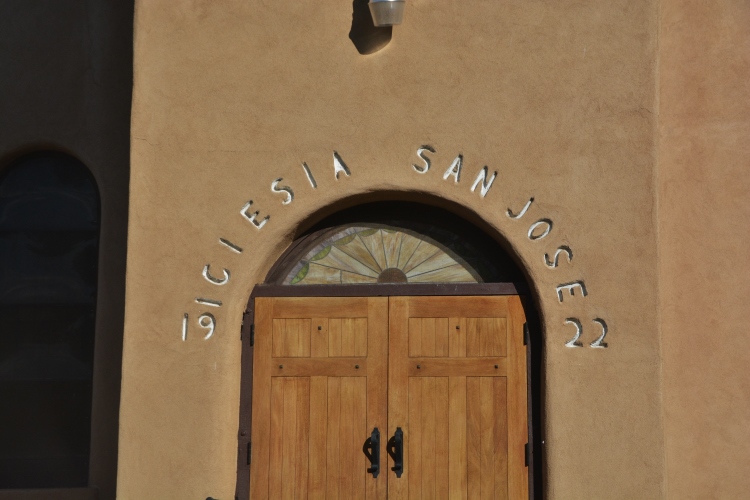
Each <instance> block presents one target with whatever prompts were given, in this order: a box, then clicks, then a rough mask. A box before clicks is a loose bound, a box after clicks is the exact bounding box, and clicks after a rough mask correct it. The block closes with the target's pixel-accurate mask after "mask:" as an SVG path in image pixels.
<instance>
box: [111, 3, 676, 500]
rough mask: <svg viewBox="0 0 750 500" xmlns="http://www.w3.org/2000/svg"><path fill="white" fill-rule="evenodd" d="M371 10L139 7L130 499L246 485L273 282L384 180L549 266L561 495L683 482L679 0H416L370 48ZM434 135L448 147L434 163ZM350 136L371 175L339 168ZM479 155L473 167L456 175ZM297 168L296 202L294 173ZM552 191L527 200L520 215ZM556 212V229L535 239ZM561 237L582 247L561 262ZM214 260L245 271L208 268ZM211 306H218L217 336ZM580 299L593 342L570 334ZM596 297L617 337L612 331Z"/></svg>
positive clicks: (122, 470)
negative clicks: (662, 25) (671, 25)
mask: <svg viewBox="0 0 750 500" xmlns="http://www.w3.org/2000/svg"><path fill="white" fill-rule="evenodd" d="M351 16H352V3H351V1H349V0H336V1H331V2H325V3H320V2H315V3H312V2H310V3H308V2H269V3H263V4H261V3H258V2H244V1H232V2H222V3H217V2H197V1H173V0H171V1H164V0H162V1H156V0H149V1H142V2H138V3H137V7H136V35H135V39H136V44H135V90H134V104H133V121H132V138H133V140H132V171H131V205H130V207H131V208H130V233H129V260H128V278H127V279H128V290H127V312H126V324H125V329H126V333H125V344H124V359H123V364H124V376H123V386H122V411H121V432H120V461H119V478H118V479H119V485H118V492H119V498H122V499H136V498H179V499H182V498H205V497H206V496H209V495H211V496H213V497H216V498H231V497H232V495H233V494H234V487H235V484H234V483H235V466H236V438H237V436H236V432H237V428H238V397H239V376H240V370H239V360H240V339H239V328H240V320H241V314H242V311H243V310H244V306H245V303H246V301H247V298H248V296H249V294H250V291H251V289H252V287H253V285H254V284H256V283H258V282H260V281H261V280H262V279H263V277H264V276H265V273H266V272H267V271H268V269H269V267H270V266H271V264H272V263H273V262H274V261H275V259H276V258H277V257H278V255H279V254H280V252H281V251H283V249H284V248H285V247H286V246H287V245H288V244H289V242H290V241H291V239H292V238H293V236H294V235H295V233H296V232H297V231H299V230H300V229H301V228H304V227H306V225H309V224H310V223H311V222H314V221H310V220H309V219H308V216H309V214H311V213H312V212H314V211H317V210H320V209H323V208H324V207H331V206H333V207H335V206H336V203H337V200H341V199H343V198H346V197H350V196H355V195H364V194H366V193H379V192H382V193H388V194H381V195H377V194H375V195H373V196H374V197H375V198H378V197H380V198H384V197H385V198H389V197H390V198H401V199H410V200H415V201H420V200H422V201H425V200H427V198H428V197H427V195H428V194H429V195H432V196H434V197H435V198H432V202H435V203H440V202H439V201H435V200H438V199H440V198H443V199H445V200H449V201H451V202H456V203H458V204H460V205H463V206H465V207H467V209H468V210H469V211H473V212H475V213H476V214H477V217H478V218H481V219H483V220H484V221H486V223H487V224H488V225H489V226H490V227H492V228H493V229H494V230H495V231H496V232H497V233H498V234H500V235H502V236H503V237H504V238H506V239H507V240H508V241H509V242H510V244H511V245H512V246H513V248H514V249H515V251H516V252H517V253H518V254H519V255H520V257H521V259H522V261H523V262H524V263H525V265H526V266H527V268H528V271H529V274H530V277H531V279H532V281H533V286H534V287H535V289H536V290H537V291H538V296H539V301H540V306H541V311H542V314H543V317H544V324H545V336H546V388H547V394H546V405H547V406H546V447H547V449H546V454H547V455H546V463H547V485H548V490H547V491H548V497H549V498H557V499H563V498H659V497H661V496H663V476H664V473H663V445H662V436H663V434H662V428H661V407H660V362H659V360H660V358H659V335H658V323H657V310H656V301H657V282H656V277H657V267H656V263H657V260H656V257H657V246H656V232H655V204H654V199H655V197H654V171H655V169H654V164H655V151H656V149H655V148H656V145H655V137H656V134H655V131H656V128H655V127H656V122H655V117H656V88H657V87H656V61H657V57H656V50H657V28H658V5H657V3H656V2H654V1H633V0H623V1H614V2H594V1H587V2H580V1H576V2H572V1H561V2H527V1H523V2H521V1H517V2H502V3H499V2H481V3H476V2H475V3H465V2H454V1H451V0H431V1H429V2H428V1H425V0H410V1H409V2H408V5H407V12H406V18H405V22H404V24H403V25H402V26H400V27H398V28H395V29H394V35H393V39H392V41H391V43H390V44H389V45H388V46H387V47H385V48H384V49H383V50H382V51H380V52H377V53H375V54H372V55H369V56H363V55H360V54H359V53H358V52H357V50H356V49H355V47H354V46H353V45H352V42H351V41H350V40H349V38H348V32H349V28H350V23H351ZM423 144H429V145H431V146H432V147H434V148H435V149H436V151H437V152H436V153H435V154H433V155H431V156H432V158H433V166H432V169H431V170H430V171H429V172H428V173H427V174H424V175H420V174H418V173H416V172H415V171H414V169H413V168H412V167H411V164H412V163H418V164H420V165H421V163H420V162H419V158H418V157H417V155H416V150H417V148H419V147H420V146H421V145H423ZM334 150H335V151H338V153H339V154H340V155H341V157H342V158H343V159H344V161H345V162H346V164H347V166H348V167H349V168H350V170H351V176H350V177H346V176H345V175H344V174H341V175H340V176H339V177H340V178H339V179H338V180H336V179H335V178H334V175H333V174H334V169H333V160H332V154H333V151H334ZM458 153H462V154H463V155H464V171H463V175H462V178H461V181H460V182H459V183H458V184H456V183H455V182H454V181H453V178H448V180H443V175H442V174H443V172H444V171H445V170H446V169H447V168H448V166H449V165H450V163H451V161H452V160H453V159H454V158H455V156H456V155H457V154H458ZM303 161H304V162H306V163H307V164H308V165H309V166H310V168H311V169H312V171H313V173H314V175H315V177H316V180H317V182H318V188H317V189H315V190H313V189H312V188H311V187H310V185H309V184H308V182H307V179H306V178H305V175H304V172H303V170H302V168H301V163H302V162H303ZM484 165H487V166H488V167H489V169H490V172H492V171H494V170H497V171H498V178H497V180H496V181H495V183H494V184H493V186H492V188H491V189H490V191H489V193H488V194H487V196H486V198H481V197H480V195H479V193H478V191H477V192H471V191H470V187H471V184H472V183H473V181H474V178H475V177H476V175H477V173H478V171H479V170H480V169H481V168H482V167H483V166H484ZM279 177H282V178H283V179H284V182H283V183H282V185H288V186H290V187H292V188H293V190H294V193H295V198H294V200H293V202H292V203H290V204H289V205H282V203H281V202H282V200H283V199H284V196H283V195H281V194H278V193H273V192H272V191H271V189H270V185H271V182H272V181H273V180H274V179H277V178H279ZM532 196H533V197H534V198H535V201H534V203H533V204H532V206H531V208H530V209H529V210H528V212H527V213H526V215H524V216H523V218H521V219H519V220H511V219H510V218H508V217H507V216H506V210H507V209H508V208H509V207H511V208H512V209H513V210H515V211H518V210H519V209H520V208H521V207H522V206H523V205H524V203H525V202H526V201H527V200H528V199H529V198H530V197H532ZM250 199H252V200H253V202H254V204H253V210H256V209H257V210H259V211H260V212H261V214H260V216H261V217H263V216H265V215H270V216H271V218H270V220H269V222H268V223H267V224H266V225H265V226H264V227H263V228H262V229H260V230H258V229H256V228H255V227H253V226H252V225H251V224H250V223H249V222H248V221H247V220H245V219H244V218H243V217H242V216H241V215H240V210H241V209H242V207H243V205H244V204H245V203H246V202H247V201H248V200H250ZM251 212H252V211H251ZM540 218H549V219H551V220H552V221H553V224H554V226H553V228H552V231H551V232H550V234H549V235H548V236H547V237H545V238H543V239H540V240H537V241H531V240H530V239H529V238H528V237H527V231H528V229H529V226H530V224H532V223H533V222H535V221H537V220H539V219H540ZM220 237H223V238H227V239H229V240H231V241H232V242H233V243H235V244H237V245H239V246H241V247H243V248H244V249H245V250H244V252H243V253H242V254H241V255H238V254H235V253H232V252H230V251H229V250H228V249H227V248H225V247H223V246H221V245H220V244H219V243H218V238H220ZM561 244H566V245H569V246H570V247H571V248H572V249H573V251H574V259H573V261H572V263H570V264H567V263H566V262H563V263H562V264H561V265H560V267H559V268H557V269H549V268H547V267H546V266H545V265H544V263H543V255H544V253H545V252H550V253H552V252H554V250H555V249H556V248H557V247H558V246H559V245H561ZM563 261H564V259H563ZM207 263H210V264H211V265H212V266H213V267H212V269H214V268H215V269H221V268H228V269H230V270H231V275H232V278H231V280H230V282H229V283H228V284H227V285H224V286H222V287H218V286H216V285H212V284H210V283H208V282H207V281H206V280H204V279H203V278H202V276H201V271H202V269H203V266H204V265H205V264H207ZM574 280H584V281H585V285H586V288H587V291H588V296H586V297H581V295H580V290H579V291H578V293H577V294H576V296H575V297H572V296H570V295H564V301H563V303H560V302H559V300H558V298H557V294H556V291H555V287H556V286H558V285H560V284H562V283H566V282H571V281H574ZM196 297H207V298H212V299H215V300H221V301H222V303H223V305H222V306H221V307H219V308H208V307H205V306H201V305H199V304H196V302H195V298H196ZM202 311H210V312H212V313H214V314H215V316H216V319H217V322H218V326H217V328H216V331H215V333H214V335H213V337H211V338H210V339H209V340H203V335H204V333H205V330H201V329H199V328H198V327H197V325H196V324H195V320H196V318H197V317H198V315H199V314H200V313H201V312H202ZM185 313H187V314H189V318H190V319H189V330H188V336H187V339H186V340H185V341H182V339H181V322H182V318H183V315H184V314H185ZM568 317H578V318H580V319H581V321H582V323H583V325H584V334H583V338H582V340H583V342H584V346H585V347H583V348H578V349H571V348H567V347H565V345H564V344H565V342H567V341H568V340H569V339H570V338H571V337H572V336H573V333H574V328H573V327H572V325H570V324H565V323H564V322H565V319H566V318H568ZM596 317H601V318H604V319H605V320H606V322H607V323H608V325H609V334H608V336H607V339H606V340H607V342H608V343H609V347H608V348H607V349H592V348H590V347H588V344H589V343H591V342H593V341H594V339H595V338H596V337H597V336H598V335H599V330H598V327H597V326H596V324H595V323H593V322H592V319H594V318H596Z"/></svg>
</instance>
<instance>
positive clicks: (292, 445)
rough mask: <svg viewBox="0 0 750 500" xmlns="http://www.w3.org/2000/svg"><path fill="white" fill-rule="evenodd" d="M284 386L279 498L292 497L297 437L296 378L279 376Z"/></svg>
mask: <svg viewBox="0 0 750 500" xmlns="http://www.w3.org/2000/svg"><path fill="white" fill-rule="evenodd" d="M279 378H280V379H281V381H282V385H283V386H284V399H283V401H284V420H283V423H282V426H281V432H282V459H281V497H279V498H281V499H283V500H287V499H293V498H294V477H295V468H296V467H295V466H296V465H297V463H296V462H297V460H296V458H297V457H296V453H297V450H296V444H297V443H296V438H297V379H296V377H279Z"/></svg>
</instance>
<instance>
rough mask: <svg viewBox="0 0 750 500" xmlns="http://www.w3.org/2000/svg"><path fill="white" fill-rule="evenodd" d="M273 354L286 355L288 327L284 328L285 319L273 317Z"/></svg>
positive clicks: (275, 355)
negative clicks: (285, 346)
mask: <svg viewBox="0 0 750 500" xmlns="http://www.w3.org/2000/svg"><path fill="white" fill-rule="evenodd" d="M272 335H273V339H272V343H273V356H274V357H277V358H280V357H282V356H285V351H284V344H285V342H286V336H285V335H286V329H285V328H284V320H283V319H278V318H274V319H273V334H272Z"/></svg>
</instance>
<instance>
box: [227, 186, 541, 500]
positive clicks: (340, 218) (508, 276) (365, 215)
mask: <svg viewBox="0 0 750 500" xmlns="http://www.w3.org/2000/svg"><path fill="white" fill-rule="evenodd" d="M410 223H418V224H423V225H428V224H433V225H435V226H436V227H440V228H441V229H444V230H446V231H449V232H451V231H452V232H456V234H458V235H460V236H461V237H466V238H468V239H470V240H471V241H472V242H473V243H475V244H476V246H478V247H480V248H481V251H482V252H484V254H485V255H487V256H491V257H490V258H492V259H494V260H495V261H496V262H497V263H498V264H499V266H501V267H504V269H503V272H502V273H501V274H500V275H498V277H499V278H500V279H498V280H495V281H491V282H486V283H481V282H480V283H466V284H464V283H461V284H460V285H467V286H466V287H463V288H459V287H456V288H454V289H456V290H461V291H460V292H459V293H456V294H457V295H458V294H463V295H470V294H472V292H470V290H471V289H472V288H471V287H481V286H482V285H483V284H489V285H494V284H510V285H512V287H514V289H515V290H517V293H518V294H519V295H520V296H521V301H522V304H523V307H524V311H525V313H526V320H527V323H528V340H529V344H530V349H529V350H528V365H529V385H528V399H529V401H530V404H529V422H530V441H531V443H532V449H531V453H532V456H533V457H534V458H533V459H532V460H531V463H532V468H531V470H530V471H529V477H530V484H529V486H530V488H529V491H530V498H543V491H544V490H543V486H544V485H543V483H544V470H545V467H544V449H543V442H544V440H543V434H542V433H543V430H544V427H543V425H544V424H543V423H544V392H545V387H544V385H545V384H544V365H543V359H544V354H543V350H544V342H543V332H542V325H543V322H542V318H541V316H540V313H539V311H540V309H539V308H538V307H537V304H538V303H539V302H538V293H537V287H536V286H535V283H534V282H533V281H532V280H531V278H530V273H529V272H528V269H527V267H526V266H525V265H524V262H523V260H522V259H521V257H520V256H519V254H518V253H517V252H516V251H515V249H514V248H513V245H512V244H511V243H510V242H509V241H508V239H507V238H505V236H504V235H503V234H501V233H500V232H499V231H498V230H496V229H495V228H493V227H492V226H491V225H490V224H489V223H488V222H486V221H485V220H484V219H483V218H482V217H481V216H480V215H479V214H477V213H475V212H474V211H473V210H471V209H469V208H467V207H465V206H462V205H460V204H458V203H456V202H452V201H449V200H446V199H445V198H442V197H439V196H435V195H432V194H429V193H415V192H370V193H363V194H358V195H352V196H349V197H346V198H342V199H340V200H338V201H337V202H336V203H334V204H332V205H326V206H324V207H321V208H319V209H318V210H317V211H315V212H313V213H312V214H310V215H309V216H308V217H306V218H305V219H304V220H302V221H300V223H299V224H298V225H297V227H296V231H295V234H294V235H293V240H292V242H291V244H289V245H288V247H287V248H286V250H285V251H284V252H283V253H282V254H281V255H280V256H279V257H277V258H276V260H275V262H273V263H272V264H269V265H267V266H266V267H267V268H269V271H268V273H267V274H266V277H265V279H264V282H263V283H262V284H260V285H257V286H256V287H255V288H254V289H253V292H252V294H251V296H250V299H249V300H248V307H247V310H246V314H250V315H251V317H252V314H253V303H254V298H255V297H256V296H263V295H274V294H275V292H276V291H281V290H282V289H285V290H284V291H283V292H281V293H283V294H284V295H287V296H294V295H295V294H296V293H301V292H303V291H302V290H301V289H304V288H313V287H314V288H321V287H330V286H332V285H324V284H322V285H302V286H300V285H296V286H295V285H289V284H282V283H283V282H284V278H285V277H286V276H287V275H288V273H289V272H290V270H291V269H293V267H294V265H295V264H296V263H297V262H298V261H299V260H300V259H301V258H302V257H303V256H304V255H305V254H306V253H308V252H309V251H310V249H312V248H314V247H315V245H317V244H319V243H320V242H321V241H323V240H325V239H326V238H327V237H329V236H330V235H331V234H332V233H335V232H336V231H337V230H339V229H340V228H342V227H346V226H353V225H357V224H364V225H368V224H376V225H377V224H387V225H395V226H403V227H409V224H410ZM451 285H456V284H455V283H452V284H451ZM333 286H336V285H333ZM339 286H341V285H339ZM344 286H345V287H362V285H344ZM365 286H369V287H370V288H369V289H370V290H372V289H373V286H374V287H378V286H381V287H382V286H383V285H365ZM386 286H387V285H386ZM399 286H403V287H413V288H415V287H418V286H419V285H418V284H404V285H399ZM473 289H474V290H477V292H478V293H476V294H477V295H479V294H488V293H487V291H484V292H480V291H479V290H480V288H473ZM428 293H429V292H428ZM383 294H384V295H387V294H388V293H387V292H384V293H383ZM421 294H425V293H421ZM443 294H444V295H449V293H443ZM244 331H245V330H244V329H243V332H244ZM248 347H249V343H247V342H245V343H244V344H243V353H242V391H241V394H242V396H241V398H242V401H241V405H240V406H241V408H240V430H239V433H238V436H240V439H239V440H240V443H239V447H238V449H239V454H238V475H237V485H238V490H237V491H238V492H239V491H243V488H244V487H243V486H242V485H243V484H247V480H248V479H249V476H248V469H247V467H245V466H244V460H245V458H246V456H245V447H244V446H243V440H244V439H247V437H248V436H249V435H250V430H249V428H243V422H244V421H246V420H247V419H249V418H250V415H251V401H250V399H251V397H252V396H251V395H252V379H251V377H248V376H247V373H248V372H249V373H252V360H251V359H252V348H250V349H248Z"/></svg>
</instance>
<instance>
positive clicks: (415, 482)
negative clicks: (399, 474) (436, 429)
mask: <svg viewBox="0 0 750 500" xmlns="http://www.w3.org/2000/svg"><path fill="white" fill-rule="evenodd" d="M423 381H424V378H422V377H410V378H409V450H408V459H409V460H408V464H409V469H408V470H409V478H408V479H409V498H422V383H423ZM405 451H406V450H405Z"/></svg>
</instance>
